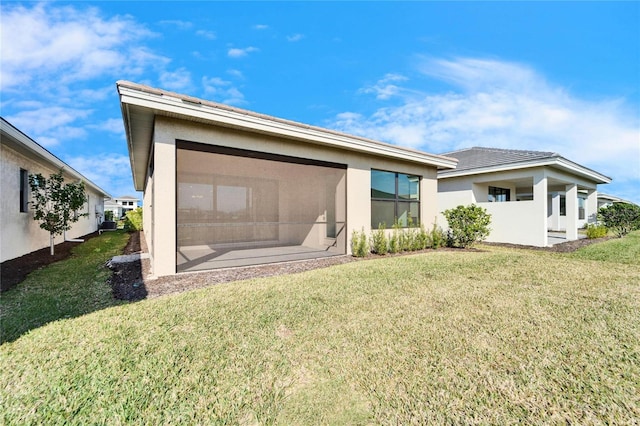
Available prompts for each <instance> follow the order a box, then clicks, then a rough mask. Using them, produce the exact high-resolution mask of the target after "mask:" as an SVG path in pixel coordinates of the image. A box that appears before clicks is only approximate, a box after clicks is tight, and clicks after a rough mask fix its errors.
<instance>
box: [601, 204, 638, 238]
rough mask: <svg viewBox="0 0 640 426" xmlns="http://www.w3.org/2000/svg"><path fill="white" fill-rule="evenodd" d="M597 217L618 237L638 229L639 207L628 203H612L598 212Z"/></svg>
mask: <svg viewBox="0 0 640 426" xmlns="http://www.w3.org/2000/svg"><path fill="white" fill-rule="evenodd" d="M598 217H599V219H600V220H601V221H602V223H603V224H604V226H606V227H607V228H609V229H610V230H612V231H613V232H615V233H616V235H617V236H618V237H624V236H625V235H627V234H628V233H629V232H631V231H634V230H636V229H640V207H639V206H636V205H635V204H629V203H613V204H612V205H610V206H607V207H601V208H600V210H598Z"/></svg>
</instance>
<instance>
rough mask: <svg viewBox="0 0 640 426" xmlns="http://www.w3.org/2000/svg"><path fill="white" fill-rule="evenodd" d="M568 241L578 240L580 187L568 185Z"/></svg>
mask: <svg viewBox="0 0 640 426" xmlns="http://www.w3.org/2000/svg"><path fill="white" fill-rule="evenodd" d="M566 188H567V195H566V197H567V231H566V232H567V241H573V240H577V239H578V185H576V184H572V185H567V186H566Z"/></svg>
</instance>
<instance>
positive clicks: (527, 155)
mask: <svg viewBox="0 0 640 426" xmlns="http://www.w3.org/2000/svg"><path fill="white" fill-rule="evenodd" d="M441 155H445V156H447V157H453V158H455V159H457V160H458V165H457V167H456V168H455V170H451V172H459V171H463V170H473V169H479V168H484V167H495V166H501V165H506V164H515V163H522V162H528V161H537V160H544V159H551V158H558V157H560V154H558V153H556V152H545V151H526V150H519V149H500V148H483V147H478V146H476V147H473V148H467V149H461V150H459V151H453V152H447V153H446V154H441Z"/></svg>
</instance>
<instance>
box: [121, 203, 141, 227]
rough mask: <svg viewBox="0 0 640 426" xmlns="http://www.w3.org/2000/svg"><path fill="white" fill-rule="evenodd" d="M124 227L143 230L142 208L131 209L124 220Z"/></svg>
mask: <svg viewBox="0 0 640 426" xmlns="http://www.w3.org/2000/svg"><path fill="white" fill-rule="evenodd" d="M124 229H126V230H128V231H142V209H141V208H140V207H138V208H137V209H135V210H129V211H128V212H127V214H126V217H125V220H124Z"/></svg>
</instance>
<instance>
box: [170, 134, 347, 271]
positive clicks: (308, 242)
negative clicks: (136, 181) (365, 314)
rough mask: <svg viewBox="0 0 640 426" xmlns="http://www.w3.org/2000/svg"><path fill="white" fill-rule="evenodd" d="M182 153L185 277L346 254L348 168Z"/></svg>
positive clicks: (190, 149)
mask: <svg viewBox="0 0 640 426" xmlns="http://www.w3.org/2000/svg"><path fill="white" fill-rule="evenodd" d="M176 148H177V151H176V160H177V165H176V171H177V181H176V182H177V188H176V197H177V203H176V207H177V211H176V221H177V252H176V266H177V270H178V272H183V271H194V270H200V269H213V268H223V267H232V266H246V265H255V264H263V263H273V262H279V261H291V260H303V259H310V258H318V257H324V256H332V255H337V254H345V252H346V237H345V230H344V225H345V216H346V211H345V210H346V192H345V190H346V182H345V179H346V165H342V164H335V163H327V162H320V161H313V160H306V159H301V158H294V157H286V156H278V155H273V154H266V153H260V152H255V151H247V150H239V149H231V148H227V147H217V146H211V145H203V144H197V143H191V142H178V143H177V146H176Z"/></svg>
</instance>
